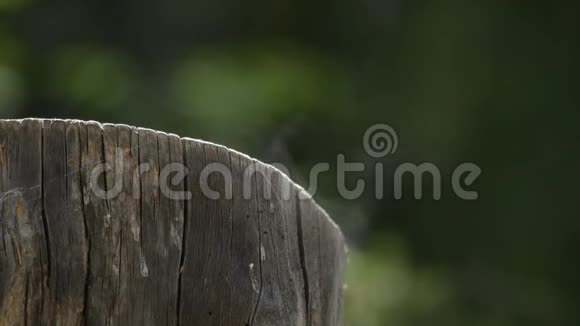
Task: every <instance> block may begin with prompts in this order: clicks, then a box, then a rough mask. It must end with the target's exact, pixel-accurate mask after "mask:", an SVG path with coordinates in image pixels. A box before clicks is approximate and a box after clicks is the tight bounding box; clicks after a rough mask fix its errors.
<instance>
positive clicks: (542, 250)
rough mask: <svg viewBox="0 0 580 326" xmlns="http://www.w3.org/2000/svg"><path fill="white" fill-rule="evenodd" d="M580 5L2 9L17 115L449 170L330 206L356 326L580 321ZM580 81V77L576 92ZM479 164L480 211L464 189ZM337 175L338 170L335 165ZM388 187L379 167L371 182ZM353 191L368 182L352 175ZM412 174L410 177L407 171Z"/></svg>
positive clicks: (0, 63)
mask: <svg viewBox="0 0 580 326" xmlns="http://www.w3.org/2000/svg"><path fill="white" fill-rule="evenodd" d="M578 9H579V8H578V6H577V5H575V3H572V2H569V3H566V2H558V1H521V0H520V1H516V0H508V1H464V0H449V1H411V2H409V1H402V0H382V1H381V0H360V1H346V0H319V1H306V0H293V1H290V0H277V1H257V0H247V1H239V0H216V1H203V2H202V1H185V0H181V1H171V0H166V1H160V0H157V1H151V0H139V1H137V0H98V1H97V0H90V1H79V0H74V1H73V0H57V1H40V0H0V116H1V117H2V118H22V117H48V118H52V117H59V118H78V119H85V120H98V121H101V122H115V123H126V124H131V125H138V126H142V127H149V128H154V129H159V130H163V131H169V132H173V133H178V134H180V135H182V136H189V137H195V138H203V139H206V140H209V141H213V142H218V143H222V144H224V145H227V146H229V147H232V148H235V149H237V150H240V151H243V152H246V153H248V154H250V155H252V156H254V157H257V158H259V159H261V160H264V161H267V162H281V163H284V164H285V165H287V166H288V167H289V168H290V171H291V176H292V178H293V179H294V180H296V181H298V182H299V183H301V184H303V185H304V186H307V185H308V184H307V181H308V173H309V170H310V168H311V167H312V166H313V165H314V164H315V163H318V162H329V163H335V162H336V157H337V155H338V154H341V153H342V154H345V155H346V157H347V160H348V161H359V162H365V163H367V165H368V166H373V165H374V163H377V162H379V161H376V160H372V159H371V158H370V157H368V156H367V155H366V153H365V151H364V148H363V146H362V135H363V134H364V132H365V130H366V129H367V128H368V127H370V126H371V125H374V124H376V123H387V124H389V125H390V126H392V127H393V128H395V129H396V130H397V133H398V135H399V148H398V150H397V152H396V153H395V154H393V155H390V156H388V157H386V158H385V159H382V160H380V162H383V163H384V164H385V169H386V171H393V169H394V168H395V167H396V166H397V165H398V164H401V163H403V162H412V163H421V162H432V163H434V164H436V165H437V166H438V167H439V169H440V170H441V173H442V175H443V197H442V199H441V200H439V201H437V200H433V199H432V196H430V195H429V193H427V194H426V195H425V196H424V198H423V199H422V200H415V199H413V198H412V190H411V189H412V187H411V188H406V189H408V191H407V192H406V193H405V197H404V198H403V199H402V200H394V199H393V195H392V189H390V188H389V187H388V185H392V180H390V179H389V178H392V173H391V174H390V175H389V173H388V172H387V173H386V174H385V178H386V182H385V184H386V185H387V188H386V190H385V199H383V200H377V199H374V197H373V195H372V191H371V192H369V193H368V194H367V195H366V196H364V197H363V198H360V199H356V200H346V199H341V197H340V196H339V194H338V191H337V187H336V181H335V180H336V178H335V177H334V176H333V175H332V174H326V175H324V177H323V178H322V183H321V189H320V190H319V192H318V193H317V195H316V199H317V200H318V201H319V202H320V203H321V204H322V205H323V206H324V207H325V208H326V209H327V210H328V211H329V213H330V214H331V215H332V216H333V217H334V218H335V220H336V221H337V222H338V223H339V224H340V225H341V227H342V228H343V230H344V232H345V234H346V235H347V237H348V239H349V244H350V249H351V256H350V266H349V271H348V278H347V291H346V307H345V310H346V320H347V325H353V326H354V325H363V326H366V325H368V326H374V325H377V326H378V325H394V326H405V325H445V326H449V325H450V326H453V325H470V326H491V325H493V326H503V325H526V326H528V325H580V277H579V265H580V263H579V259H578V258H579V254H578V251H579V249H580V216H579V214H578V213H579V212H580V207H579V206H580V205H579V204H578V203H579V197H578V195H579V193H580V192H579V191H578V187H577V185H578V184H579V182H580V173H579V172H578V168H579V167H580V155H579V153H580V150H579V147H578V143H579V142H578V140H579V139H580V137H579V136H580V135H579V133H580V132H579V128H578V124H579V122H580V119H579V118H580V111H579V110H578V104H579V103H578V101H577V100H576V95H577V94H576V93H577V91H578V90H577V87H578V82H577V79H578V72H579V71H578V69H577V68H578V65H577V63H578V59H579V58H580V55H579V51H578V50H579V47H578V44H577V38H578V31H580V28H578V27H579V26H578V24H577V22H578V12H579V10H578ZM573 85H576V86H573ZM462 162H474V163H476V164H478V165H479V166H480V167H481V168H482V170H483V174H482V175H481V177H480V178H479V179H478V181H477V182H476V183H475V184H474V185H472V187H471V188H473V189H475V190H477V191H479V193H480V198H479V199H478V200H476V201H463V200H461V199H459V198H457V197H456V196H455V195H454V194H453V193H452V191H451V186H450V180H451V179H450V175H451V173H452V172H453V170H454V169H455V167H456V166H457V165H458V164H460V163H462ZM332 166H333V172H336V171H335V169H334V167H335V164H333V165H332ZM355 177H360V178H365V179H366V180H367V181H368V183H367V188H368V189H372V188H373V183H372V180H373V178H374V177H373V173H372V169H370V170H369V171H367V172H366V173H358V174H353V175H352V176H351V178H350V179H354V178H355ZM350 181H351V183H350V185H353V184H354V181H355V180H350ZM408 181H411V180H408Z"/></svg>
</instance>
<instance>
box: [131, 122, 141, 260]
mask: <svg viewBox="0 0 580 326" xmlns="http://www.w3.org/2000/svg"><path fill="white" fill-rule="evenodd" d="M141 173H142V171H141V132H140V131H139V129H137V177H138V178H139V207H138V211H139V213H138V214H137V215H139V249H141V252H142V250H143V184H142V182H143V180H142V178H141ZM133 181H135V180H133ZM141 254H142V253H141ZM141 259H142V258H141Z"/></svg>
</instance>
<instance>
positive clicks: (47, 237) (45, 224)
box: [40, 123, 52, 287]
mask: <svg viewBox="0 0 580 326" xmlns="http://www.w3.org/2000/svg"><path fill="white" fill-rule="evenodd" d="M44 132H45V130H44V123H42V124H41V129H40V135H41V137H40V180H41V182H40V207H41V208H40V217H41V219H42V225H43V228H44V241H45V245H46V252H47V254H46V256H47V257H46V264H47V271H46V280H45V282H46V283H45V284H46V286H47V287H48V286H49V285H50V276H51V275H50V273H51V266H52V264H51V262H52V261H51V255H52V251H51V250H50V235H49V232H48V220H47V218H46V210H45V207H44V198H45V197H44V191H45V186H46V184H45V182H46V180H45V173H44V139H45V135H44ZM41 252H42V251H41ZM41 270H43V269H42V268H41Z"/></svg>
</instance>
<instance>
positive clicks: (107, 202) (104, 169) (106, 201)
mask: <svg viewBox="0 0 580 326" xmlns="http://www.w3.org/2000/svg"><path fill="white" fill-rule="evenodd" d="M99 132H100V133H101V155H102V157H101V158H102V162H101V163H102V164H104V166H103V187H104V188H105V193H107V192H108V191H109V185H108V181H107V178H108V176H107V156H106V148H105V130H104V129H103V126H102V125H100V124H99ZM89 141H90V140H89ZM113 175H114V173H113ZM106 197H108V195H107V196H106ZM103 200H104V202H105V206H106V207H107V214H110V213H111V202H110V200H109V199H108V198H103Z"/></svg>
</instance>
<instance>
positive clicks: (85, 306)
mask: <svg viewBox="0 0 580 326" xmlns="http://www.w3.org/2000/svg"><path fill="white" fill-rule="evenodd" d="M81 126H82V125H80V124H79V126H78V129H77V130H78V137H79V166H78V169H79V191H80V199H81V200H80V202H81V214H83V216H82V217H83V225H84V227H85V240H86V252H85V254H86V257H85V266H86V270H85V289H84V294H83V312H82V317H83V321H82V323H83V325H87V321H88V320H87V314H88V310H89V309H88V303H89V282H90V277H89V276H90V268H91V254H90V253H91V249H92V247H91V234H90V232H89V225H88V221H87V211H86V207H85V189H84V188H83V187H84V185H83V176H84V173H83V146H82V144H83V142H82V134H81Z"/></svg>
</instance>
